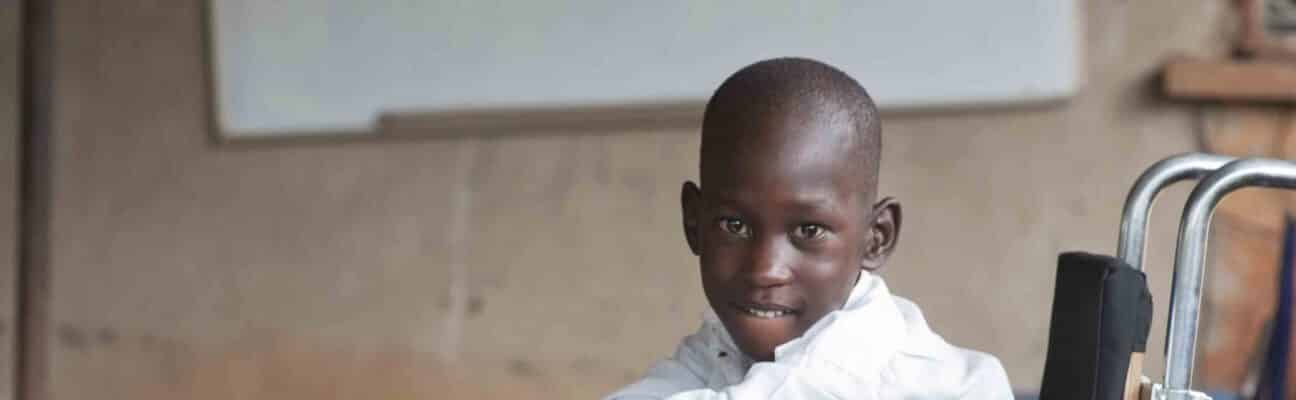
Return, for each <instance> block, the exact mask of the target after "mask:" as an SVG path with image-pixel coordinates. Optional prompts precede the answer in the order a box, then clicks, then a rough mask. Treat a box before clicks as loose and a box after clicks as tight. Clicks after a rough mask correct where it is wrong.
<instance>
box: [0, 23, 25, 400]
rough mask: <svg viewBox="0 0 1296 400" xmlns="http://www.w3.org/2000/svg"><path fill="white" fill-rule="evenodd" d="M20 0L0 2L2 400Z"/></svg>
mask: <svg viewBox="0 0 1296 400" xmlns="http://www.w3.org/2000/svg"><path fill="white" fill-rule="evenodd" d="M18 3H20V2H18V1H4V2H0V400H8V399H12V398H13V376H14V375H13V374H14V371H13V362H14V352H13V349H14V347H13V344H14V332H15V331H16V330H17V326H16V325H15V324H14V301H15V299H16V298H15V294H16V293H15V289H16V288H17V287H16V286H15V280H14V272H16V267H17V266H18V254H17V251H16V249H17V246H16V245H17V243H18V237H17V228H18V221H17V217H18V124H19V121H18V101H19V97H18V91H19V88H18V86H19V85H18V68H19V65H18V63H19V62H20V60H22V58H21V57H20V56H19V51H20V50H19V45H20V40H21V39H20V32H21V26H20V24H19V21H20V19H19V17H20V15H21V13H20V12H19V11H20V10H19V8H20V7H18Z"/></svg>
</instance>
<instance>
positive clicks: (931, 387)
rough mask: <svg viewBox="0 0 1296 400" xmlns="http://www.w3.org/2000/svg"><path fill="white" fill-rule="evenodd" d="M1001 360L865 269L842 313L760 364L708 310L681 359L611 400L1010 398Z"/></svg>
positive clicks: (680, 350)
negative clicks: (952, 339) (941, 332)
mask: <svg viewBox="0 0 1296 400" xmlns="http://www.w3.org/2000/svg"><path fill="white" fill-rule="evenodd" d="M1012 398H1013V395H1012V389H1011V387H1010V386H1009V384H1008V376H1007V374H1005V373H1004V369H1003V365H1001V364H999V360H998V359H996V358H994V357H993V356H991V355H988V354H985V353H980V352H976V351H972V350H967V349H961V348H958V347H954V346H952V345H950V344H949V343H946V342H945V340H944V339H941V337H940V336H938V335H936V333H934V332H932V331H931V329H930V328H928V327H927V322H926V321H925V320H924V319H923V316H922V312H921V311H919V310H918V306H916V305H914V304H913V303H912V302H910V301H908V300H905V299H902V298H900V297H896V296H892V295H891V292H890V291H889V290H887V286H886V283H885V282H883V281H882V278H880V277H876V276H872V275H871V274H868V273H865V274H863V276H861V277H860V282H859V283H857V284H856V285H855V288H854V289H853V290H852V291H851V294H850V297H849V298H848V299H847V300H846V304H845V306H843V307H842V309H841V310H838V311H833V312H831V313H828V314H827V315H825V316H824V317H823V318H822V319H820V320H819V321H818V322H816V323H815V324H814V325H812V326H811V327H810V329H808V330H806V332H805V334H804V335H801V337H798V338H796V339H793V340H791V341H789V342H787V343H784V344H782V345H780V346H778V347H777V348H775V349H774V361H773V362H756V363H753V362H752V360H751V359H750V358H748V357H746V356H745V355H744V354H743V353H742V351H740V350H738V347H737V346H736V345H735V344H734V342H733V339H732V338H731V337H730V336H729V333H728V332H727V331H725V328H724V325H722V324H721V323H720V320H719V319H718V318H717V317H716V316H715V313H714V311H709V312H708V313H707V315H706V318H705V320H704V321H703V323H702V328H701V329H699V330H698V332H697V333H694V334H692V335H689V336H688V337H686V338H684V340H683V342H681V343H680V345H679V348H678V349H676V350H675V355H674V356H672V357H671V358H669V359H666V360H663V361H661V362H658V363H657V364H656V365H653V366H652V368H651V369H649V370H648V373H647V376H645V377H644V378H643V379H642V380H640V381H639V382H636V383H634V384H631V385H630V386H627V387H625V388H624V389H621V390H620V391H618V392H616V393H613V394H612V395H610V396H608V397H607V399H608V400H640V399H671V400H694V399H696V400H702V399H715V400H720V399H888V400H889V399H994V400H999V399H1012Z"/></svg>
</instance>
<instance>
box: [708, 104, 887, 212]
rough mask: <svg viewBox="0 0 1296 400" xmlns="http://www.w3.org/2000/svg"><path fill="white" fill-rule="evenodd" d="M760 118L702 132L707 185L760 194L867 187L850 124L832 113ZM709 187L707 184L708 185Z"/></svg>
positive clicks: (814, 194) (807, 194)
mask: <svg viewBox="0 0 1296 400" xmlns="http://www.w3.org/2000/svg"><path fill="white" fill-rule="evenodd" d="M775 117H776V118H769V116H766V117H765V118H761V119H762V120H764V121H762V122H763V123H761V124H737V126H732V125H731V126H728V127H721V126H712V127H711V128H712V129H711V130H708V131H704V132H703V140H704V141H707V143H704V145H703V147H704V151H703V154H702V158H703V159H702V171H701V173H702V181H703V186H704V188H710V189H716V190H717V191H723V192H729V193H732V194H739V193H746V192H750V191H759V192H778V193H763V194H762V195H761V196H757V197H767V196H774V195H777V196H778V197H785V198H789V199H791V198H804V199H805V200H806V201H813V200H814V199H815V198H823V197H829V196H830V195H831V196H830V197H838V196H841V195H854V194H858V193H859V192H860V191H861V190H862V189H863V188H862V187H861V186H860V185H861V184H862V183H864V181H865V180H864V179H862V178H863V177H860V176H858V174H859V173H860V172H861V171H863V170H864V169H865V168H861V167H862V165H863V164H862V162H861V160H859V159H858V157H859V156H860V155H861V153H860V152H858V151H853V149H852V147H853V146H854V145H856V143H855V140H853V137H852V135H853V132H852V126H851V124H849V123H842V122H841V121H838V120H835V119H834V118H797V117H795V116H791V117H792V118H788V116H775ZM704 191H706V190H704Z"/></svg>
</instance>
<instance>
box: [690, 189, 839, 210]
mask: <svg viewBox="0 0 1296 400" xmlns="http://www.w3.org/2000/svg"><path fill="white" fill-rule="evenodd" d="M744 197H751V198H753V199H755V201H761V200H762V199H766V198H763V197H760V196H757V195H755V194H751V195H750V196H744V195H743V194H741V193H730V192H728V191H716V192H713V193H712V200H714V201H715V202H716V203H719V204H721V205H735V206H745V205H747V204H748V203H747V201H744V200H745V199H744ZM783 203H785V204H782V205H786V206H790V207H792V208H796V209H798V210H801V211H837V210H839V209H840V208H841V204H838V202H837V201H835V199H834V198H833V197H832V196H831V195H829V194H827V193H806V194H799V195H794V196H793V198H791V199H788V201H786V202H783Z"/></svg>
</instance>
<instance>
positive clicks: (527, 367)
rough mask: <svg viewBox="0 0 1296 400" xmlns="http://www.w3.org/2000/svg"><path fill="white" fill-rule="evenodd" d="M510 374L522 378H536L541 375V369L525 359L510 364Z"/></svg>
mask: <svg viewBox="0 0 1296 400" xmlns="http://www.w3.org/2000/svg"><path fill="white" fill-rule="evenodd" d="M508 370H509V373H511V374H513V376H517V377H522V378H534V377H536V376H539V375H540V369H539V368H536V366H535V364H532V363H531V362H530V361H527V360H525V359H521V358H519V359H516V360H513V362H511V363H509V369H508Z"/></svg>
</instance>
